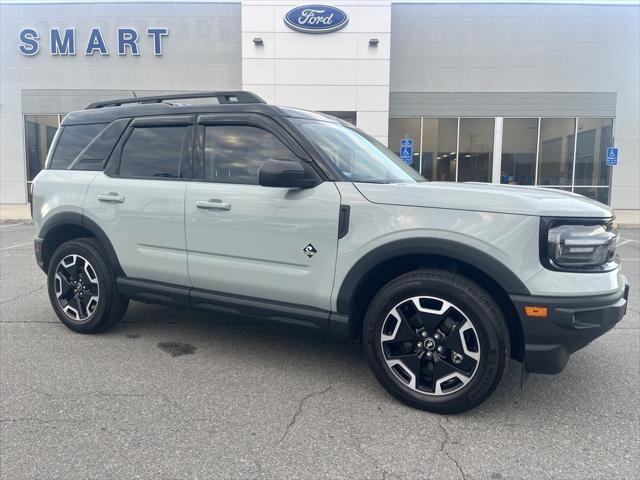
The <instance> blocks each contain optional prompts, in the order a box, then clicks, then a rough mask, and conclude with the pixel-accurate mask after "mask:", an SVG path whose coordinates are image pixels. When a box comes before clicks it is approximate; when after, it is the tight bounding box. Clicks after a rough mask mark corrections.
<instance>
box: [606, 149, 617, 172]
mask: <svg viewBox="0 0 640 480" xmlns="http://www.w3.org/2000/svg"><path fill="white" fill-rule="evenodd" d="M607 165H609V166H610V167H613V166H614V165H618V148H617V147H608V148H607Z"/></svg>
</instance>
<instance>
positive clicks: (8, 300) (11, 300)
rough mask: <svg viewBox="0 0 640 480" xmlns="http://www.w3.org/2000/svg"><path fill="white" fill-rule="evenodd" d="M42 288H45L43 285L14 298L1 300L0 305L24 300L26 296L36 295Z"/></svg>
mask: <svg viewBox="0 0 640 480" xmlns="http://www.w3.org/2000/svg"><path fill="white" fill-rule="evenodd" d="M44 287H45V285H40V286H39V287H38V288H34V289H33V290H29V291H27V292H23V293H21V294H20V295H16V296H15V297H12V298H8V299H6V300H3V301H2V302H0V305H4V304H5V303H9V302H13V301H14V300H19V299H21V298H24V297H26V296H27V295H31V294H32V293H36V292H37V291H40V290H42V289H43V288H44Z"/></svg>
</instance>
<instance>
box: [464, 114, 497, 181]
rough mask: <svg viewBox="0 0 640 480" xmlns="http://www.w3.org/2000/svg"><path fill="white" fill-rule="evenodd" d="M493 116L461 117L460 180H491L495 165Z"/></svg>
mask: <svg viewBox="0 0 640 480" xmlns="http://www.w3.org/2000/svg"><path fill="white" fill-rule="evenodd" d="M494 127H495V119H493V118H461V119H460V140H459V145H460V156H459V158H460V161H459V162H458V181H459V182H490V181H491V168H492V165H493V131H494Z"/></svg>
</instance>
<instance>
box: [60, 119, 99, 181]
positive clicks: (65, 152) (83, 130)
mask: <svg viewBox="0 0 640 480" xmlns="http://www.w3.org/2000/svg"><path fill="white" fill-rule="evenodd" d="M106 126H107V124H106V123H91V124H87V125H69V126H65V127H63V130H62V133H61V134H60V140H58V144H57V145H56V149H55V151H54V152H53V157H51V164H50V165H49V168H51V169H53V170H65V169H67V168H68V167H69V165H71V162H73V160H74V159H75V158H76V157H77V156H78V154H79V153H80V152H81V151H82V150H84V149H85V147H86V146H87V145H89V143H90V142H91V141H92V140H93V139H94V138H96V136H97V135H98V134H99V133H100V132H101V131H102V130H104V128H105V127H106Z"/></svg>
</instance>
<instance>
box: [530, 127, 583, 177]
mask: <svg viewBox="0 0 640 480" xmlns="http://www.w3.org/2000/svg"><path fill="white" fill-rule="evenodd" d="M575 131H576V119H575V118H543V119H542V120H541V122H540V144H539V146H538V148H539V149H540V150H539V153H538V155H539V160H538V162H539V164H538V185H551V186H563V185H569V186H571V185H572V178H573V150H574V146H575Z"/></svg>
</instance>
